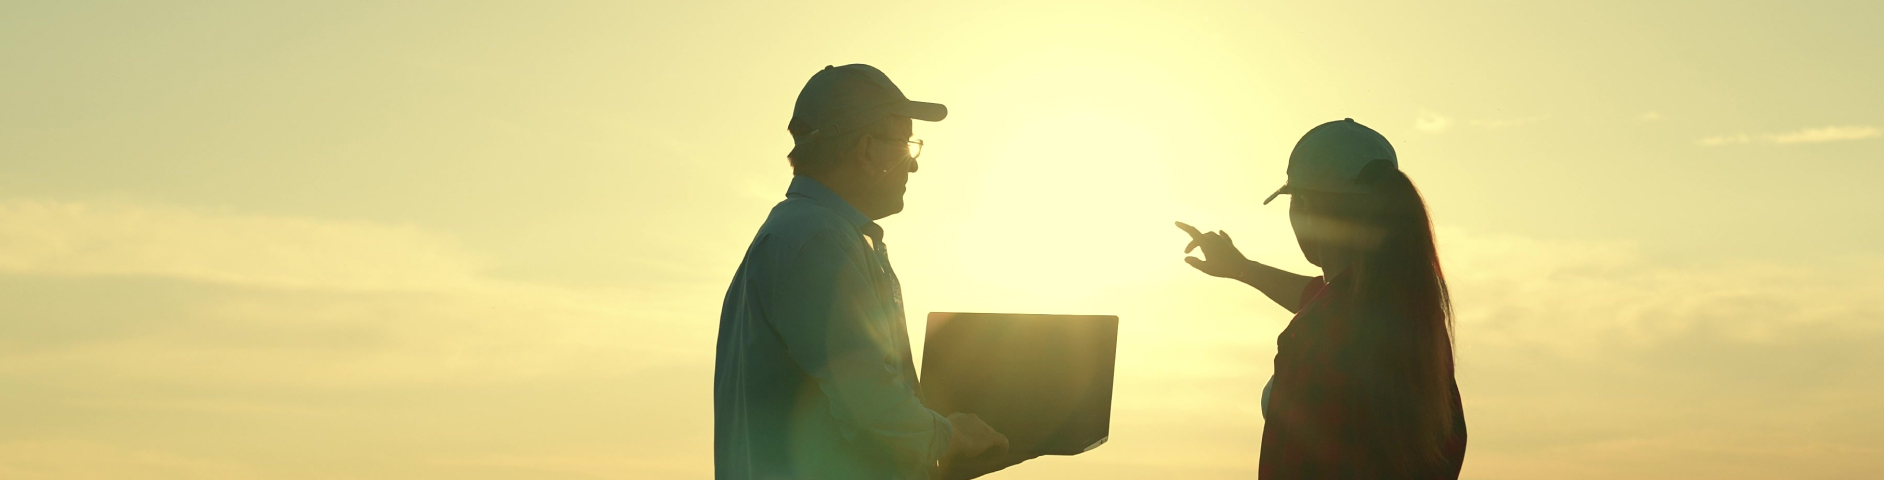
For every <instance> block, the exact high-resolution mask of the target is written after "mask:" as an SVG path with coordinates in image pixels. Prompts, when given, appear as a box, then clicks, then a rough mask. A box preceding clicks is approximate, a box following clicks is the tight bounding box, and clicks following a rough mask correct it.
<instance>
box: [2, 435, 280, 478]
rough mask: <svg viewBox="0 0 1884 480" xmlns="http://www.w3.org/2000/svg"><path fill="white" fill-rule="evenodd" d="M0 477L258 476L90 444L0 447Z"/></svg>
mask: <svg viewBox="0 0 1884 480" xmlns="http://www.w3.org/2000/svg"><path fill="white" fill-rule="evenodd" d="M0 478H18V479H29V478H44V479H61V480H143V479H152V480H156V479H174V478H190V479H202V480H248V479H256V478H262V477H261V476H259V475H257V474H256V473H255V472H254V471H252V470H250V469H249V468H247V467H246V466H244V465H241V464H239V463H235V462H229V461H222V460H213V459H204V458H195V457H186V456H180V455H175V454H171V453H164V452H154V451H145V450H136V449H129V448H123V447H118V446H114V445H107V444H101V443H94V442H81V441H45V442H20V441H16V442H7V443H0Z"/></svg>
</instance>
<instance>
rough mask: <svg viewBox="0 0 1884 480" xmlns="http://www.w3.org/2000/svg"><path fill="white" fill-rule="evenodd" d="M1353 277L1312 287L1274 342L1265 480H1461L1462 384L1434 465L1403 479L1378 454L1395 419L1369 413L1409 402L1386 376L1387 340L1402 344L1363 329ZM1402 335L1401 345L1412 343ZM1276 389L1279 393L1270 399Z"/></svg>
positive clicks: (1314, 282)
mask: <svg viewBox="0 0 1884 480" xmlns="http://www.w3.org/2000/svg"><path fill="white" fill-rule="evenodd" d="M1347 277H1351V275H1343V276H1340V277H1337V278H1336V279H1335V280H1334V284H1333V286H1331V285H1330V284H1329V283H1328V282H1327V281H1325V280H1323V279H1322V277H1315V278H1314V279H1311V280H1309V282H1308V287H1307V288H1305V289H1303V290H1304V291H1303V292H1302V303H1301V305H1302V307H1301V309H1300V310H1299V311H1298V312H1297V313H1296V315H1295V318H1294V319H1293V320H1290V321H1289V326H1288V328H1285V329H1283V330H1282V335H1280V336H1279V337H1277V339H1276V363H1275V364H1276V369H1275V375H1274V376H1272V377H1270V380H1269V381H1270V386H1266V387H1264V389H1263V390H1264V397H1265V398H1264V402H1263V416H1264V417H1265V422H1264V423H1263V444H1262V457H1261V459H1260V460H1259V466H1258V468H1259V470H1258V472H1257V478H1259V479H1289V480H1313V479H1358V478H1406V479H1417V480H1455V479H1457V478H1459V469H1460V467H1461V466H1463V464H1464V462H1465V442H1466V431H1465V409H1464V407H1463V406H1462V405H1461V402H1460V399H1459V384H1458V382H1456V381H1454V382H1451V387H1452V392H1451V393H1452V399H1451V400H1452V414H1453V417H1452V422H1453V423H1452V430H1453V431H1452V436H1451V437H1450V438H1448V439H1447V441H1446V442H1445V444H1444V445H1441V447H1440V454H1441V456H1442V457H1443V458H1442V460H1441V462H1439V463H1438V464H1436V465H1425V466H1422V467H1418V468H1416V469H1415V470H1414V471H1398V470H1399V469H1398V468H1396V467H1394V466H1391V465H1388V463H1387V462H1388V461H1387V460H1386V458H1385V456H1383V455H1382V454H1381V452H1382V450H1383V449H1385V448H1396V447H1392V446H1387V445H1383V444H1382V442H1381V440H1380V438H1379V436H1378V434H1379V433H1381V432H1387V431H1398V430H1397V429H1399V428H1401V426H1400V425H1397V424H1395V422H1396V421H1401V420H1395V419H1394V418H1390V417H1382V416H1380V415H1379V414H1378V411H1377V410H1376V409H1374V408H1372V407H1371V406H1372V405H1373V404H1375V403H1378V402H1395V403H1402V404H1406V403H1410V402H1412V401H1413V400H1412V399H1410V398H1405V396H1404V395H1405V394H1404V391H1402V390H1396V389H1394V388H1391V387H1388V388H1382V386H1387V385H1395V384H1396V383H1394V382H1393V380H1392V379H1389V378H1382V376H1381V375H1380V373H1379V371H1380V368H1378V366H1377V365H1378V362H1381V361H1386V360H1384V359H1382V358H1380V357H1379V356H1378V355H1379V354H1378V352H1379V351H1380V350H1381V344H1380V343H1379V342H1381V341H1388V340H1386V339H1389V338H1395V337H1393V336H1392V335H1391V334H1390V333H1388V332H1383V331H1380V328H1379V325H1380V324H1376V323H1370V322H1365V321H1363V320H1362V319H1361V318H1358V317H1359V314H1358V313H1357V312H1356V310H1355V309H1354V308H1353V307H1354V306H1355V305H1353V302H1354V301H1355V300H1353V299H1351V298H1349V296H1348V295H1346V294H1345V293H1346V289H1345V288H1339V287H1341V286H1343V285H1346V281H1347ZM1404 338H1405V337H1398V339H1399V340H1400V341H1405V340H1404ZM1271 387H1273V392H1272V391H1271V390H1272V388H1271Z"/></svg>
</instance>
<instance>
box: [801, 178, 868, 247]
mask: <svg viewBox="0 0 1884 480" xmlns="http://www.w3.org/2000/svg"><path fill="white" fill-rule="evenodd" d="M793 196H798V197H804V198H805V199H808V200H811V201H812V202H816V203H817V204H819V205H823V206H824V207H825V208H829V209H831V211H833V212H837V216H839V217H842V218H843V219H844V221H847V222H850V223H851V225H856V226H857V229H858V230H863V232H864V234H865V235H869V236H870V239H871V240H875V241H876V242H877V243H882V242H883V227H880V226H877V222H873V221H871V220H870V217H866V216H864V214H863V212H859V211H857V207H853V206H851V205H850V202H846V201H844V197H840V196H837V192H833V191H831V189H830V188H826V187H825V186H824V184H822V183H818V181H817V180H815V179H812V178H811V177H807V176H803V175H794V176H792V186H791V187H790V188H787V189H786V190H785V197H787V198H790V197H793Z"/></svg>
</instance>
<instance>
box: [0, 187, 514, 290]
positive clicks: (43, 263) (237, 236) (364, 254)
mask: <svg viewBox="0 0 1884 480" xmlns="http://www.w3.org/2000/svg"><path fill="white" fill-rule="evenodd" d="M480 267H481V263H480V260H479V259H478V258H476V257H475V256H473V255H471V254H469V253H468V252H466V251H464V250H463V249H461V248H459V247H458V246H457V245H456V243H455V242H454V241H452V240H451V239H450V238H447V237H444V236H441V235H437V234H433V233H429V232H425V231H422V230H420V229H418V228H414V227H409V226H386V225H376V224H369V223H363V222H339V221H322V220H310V219H300V218H283V217H271V216H261V215H216V214H206V213H202V212H196V211H191V210H185V209H179V208H174V207H161V206H158V207H151V206H134V205H125V204H89V203H79V202H57V201H44V200H10V201H3V202H0V273H13V274H24V275H52V276H76V277H84V276H144V277H162V278H176V279H185V280H191V281H199V282H215V283H227V284H240V285H256V286H269V287H277V288H324V289H341V290H384V289H402V290H413V289H418V290H430V289H445V288H459V287H464V286H467V285H468V284H470V283H472V282H473V281H474V279H475V278H476V276H477V274H478V273H477V272H478V270H479V269H480Z"/></svg>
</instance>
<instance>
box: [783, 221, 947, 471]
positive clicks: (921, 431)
mask: <svg viewBox="0 0 1884 480" xmlns="http://www.w3.org/2000/svg"><path fill="white" fill-rule="evenodd" d="M833 236H834V234H832V233H822V234H819V235H818V237H817V238H813V239H811V240H810V241H809V242H807V243H806V244H805V245H804V247H803V248H802V249H801V250H800V251H799V252H797V253H796V255H794V258H792V259H791V260H788V261H786V262H784V263H783V264H782V266H783V267H784V268H783V269H781V270H779V271H778V274H777V276H776V277H775V278H773V279H772V285H773V294H772V295H770V296H769V298H768V300H769V301H768V302H767V303H768V305H767V306H766V313H767V317H768V321H770V322H771V324H772V326H773V327H774V328H775V329H776V330H777V331H778V333H779V336H780V337H782V338H783V339H784V342H785V347H786V350H787V352H788V353H789V354H790V355H791V357H792V360H794V361H796V362H797V363H798V366H799V367H800V368H802V369H804V371H805V372H806V373H807V374H810V375H811V376H812V377H814V378H816V380H817V381H816V383H817V387H818V389H819V390H820V391H822V392H823V393H824V396H825V398H827V399H829V401H830V405H829V407H830V411H831V415H832V416H833V417H835V418H834V420H835V421H836V423H837V425H838V426H839V429H840V433H841V434H843V435H844V436H845V437H846V438H848V439H851V440H854V441H867V442H873V443H880V444H882V445H883V446H885V447H888V448H887V450H889V451H890V452H892V454H893V455H894V456H895V457H896V459H897V463H899V464H903V465H907V466H909V468H915V467H917V466H922V467H927V466H928V465H930V464H932V463H933V462H934V461H935V460H937V459H940V458H942V457H943V456H944V455H946V454H947V452H948V450H949V445H950V437H951V436H952V435H953V432H954V427H953V426H952V425H951V424H950V422H949V420H948V419H946V418H944V417H942V416H941V415H939V414H937V413H935V412H934V411H931V410H929V409H928V408H927V407H924V406H923V405H922V402H921V401H920V400H919V399H917V398H916V396H915V395H914V393H913V391H914V388H913V387H914V385H913V383H914V382H915V381H916V379H914V378H906V377H905V376H904V375H903V368H902V363H901V358H900V357H898V355H897V353H896V352H897V349H896V346H895V345H893V344H892V343H891V342H893V341H895V340H894V339H895V336H894V335H893V333H892V331H891V330H890V329H889V327H890V325H889V322H891V321H896V319H895V317H894V316H893V313H892V312H888V311H884V309H883V308H882V301H881V300H880V299H879V297H878V295H879V293H878V291H877V285H875V284H874V283H872V282H871V281H870V277H869V275H867V274H866V273H865V271H864V270H863V269H864V268H866V267H865V266H866V265H868V263H866V261H865V260H864V258H862V255H865V253H863V252H858V251H856V250H855V249H854V248H846V245H845V244H844V243H841V240H839V239H837V238H833Z"/></svg>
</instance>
